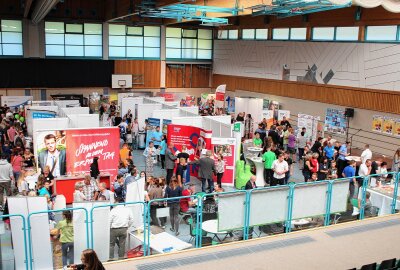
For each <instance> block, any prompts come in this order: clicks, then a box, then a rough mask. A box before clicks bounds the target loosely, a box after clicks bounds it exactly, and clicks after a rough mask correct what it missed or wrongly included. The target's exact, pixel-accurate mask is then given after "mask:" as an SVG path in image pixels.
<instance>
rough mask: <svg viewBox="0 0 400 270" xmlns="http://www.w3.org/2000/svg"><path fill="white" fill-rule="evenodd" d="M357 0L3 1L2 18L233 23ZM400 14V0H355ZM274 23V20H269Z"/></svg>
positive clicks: (345, 5)
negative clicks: (244, 19)
mask: <svg viewBox="0 0 400 270" xmlns="http://www.w3.org/2000/svg"><path fill="white" fill-rule="evenodd" d="M351 4H352V2H351V0H101V1H100V0H1V4H0V16H1V17H2V18H7V17H10V18H28V19H32V20H33V21H34V22H38V21H40V20H41V19H43V18H46V19H55V20H64V21H82V20H85V21H109V22H124V23H129V24H141V23H143V24H148V23H155V24H167V25H174V24H179V25H181V24H186V25H192V24H205V25H214V26H220V25H226V24H232V19H229V18H232V17H236V16H246V17H257V16H263V17H270V16H271V17H277V18H284V17H291V16H297V15H305V14H310V13H316V12H321V11H327V10H332V9H343V8H348V7H349V6H351ZM354 4H357V5H359V6H362V7H365V8H372V7H376V6H379V5H382V6H383V7H384V8H385V9H386V10H389V11H391V12H400V1H398V0H353V5H354ZM267 21H268V19H267Z"/></svg>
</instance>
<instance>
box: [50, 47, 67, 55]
mask: <svg viewBox="0 0 400 270" xmlns="http://www.w3.org/2000/svg"><path fill="white" fill-rule="evenodd" d="M46 56H64V45H46Z"/></svg>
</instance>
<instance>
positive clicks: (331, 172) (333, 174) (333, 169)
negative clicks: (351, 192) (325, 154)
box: [328, 161, 338, 179]
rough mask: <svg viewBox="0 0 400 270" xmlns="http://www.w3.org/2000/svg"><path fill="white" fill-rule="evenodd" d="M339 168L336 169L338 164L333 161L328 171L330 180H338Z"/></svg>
mask: <svg viewBox="0 0 400 270" xmlns="http://www.w3.org/2000/svg"><path fill="white" fill-rule="evenodd" d="M337 178H338V175H337V168H336V162H335V161H332V162H331V168H330V169H329V171H328V179H337Z"/></svg>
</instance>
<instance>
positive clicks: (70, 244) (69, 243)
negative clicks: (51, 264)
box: [56, 211, 74, 266]
mask: <svg viewBox="0 0 400 270" xmlns="http://www.w3.org/2000/svg"><path fill="white" fill-rule="evenodd" d="M62 214H63V220H61V221H60V222H58V224H57V226H56V229H57V230H58V233H59V234H60V243H61V252H62V264H63V266H66V265H69V264H73V263H74V226H73V224H72V213H71V211H63V213H62Z"/></svg>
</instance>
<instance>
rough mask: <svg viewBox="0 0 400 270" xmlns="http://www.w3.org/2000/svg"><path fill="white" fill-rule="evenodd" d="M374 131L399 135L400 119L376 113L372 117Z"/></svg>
mask: <svg viewBox="0 0 400 270" xmlns="http://www.w3.org/2000/svg"><path fill="white" fill-rule="evenodd" d="M372 131H374V132H380V133H383V134H386V135H393V136H396V137H399V136H400V119H396V118H393V117H387V116H382V115H374V116H373V117H372Z"/></svg>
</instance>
